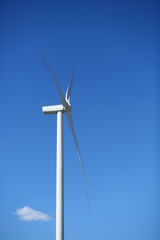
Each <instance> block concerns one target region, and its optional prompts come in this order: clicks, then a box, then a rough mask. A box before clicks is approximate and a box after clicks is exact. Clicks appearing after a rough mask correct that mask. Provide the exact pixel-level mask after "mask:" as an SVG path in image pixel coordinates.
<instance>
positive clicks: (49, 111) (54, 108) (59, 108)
mask: <svg viewBox="0 0 160 240" xmlns="http://www.w3.org/2000/svg"><path fill="white" fill-rule="evenodd" d="M42 111H43V113H44V114H56V113H57V112H59V111H64V106H63V105H62V104H60V105H52V106H42Z"/></svg>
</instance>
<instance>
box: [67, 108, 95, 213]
mask: <svg viewBox="0 0 160 240" xmlns="http://www.w3.org/2000/svg"><path fill="white" fill-rule="evenodd" d="M66 113H67V118H68V121H69V125H70V128H71V131H72V134H73V138H74V141H75V144H76V147H77V152H78V156H79V161H80V164H81V169H82V174H83V179H84V185H85V190H86V195H87V202H88V209H89V213H90V215H91V211H90V204H89V198H88V191H87V184H86V178H85V175H84V169H83V164H82V160H81V155H80V151H79V147H78V143H77V139H76V135H75V132H74V128H73V122H72V115H71V112H66Z"/></svg>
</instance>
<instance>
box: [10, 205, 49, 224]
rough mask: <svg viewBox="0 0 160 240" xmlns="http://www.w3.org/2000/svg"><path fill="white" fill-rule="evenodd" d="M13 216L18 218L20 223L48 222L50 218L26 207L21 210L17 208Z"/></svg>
mask: <svg viewBox="0 0 160 240" xmlns="http://www.w3.org/2000/svg"><path fill="white" fill-rule="evenodd" d="M15 214H16V215H17V216H18V217H19V220H22V221H38V220H40V221H49V220H51V217H50V216H49V215H48V214H45V213H42V212H40V211H36V210H34V209H32V208H30V207H28V206H25V207H23V208H18V209H17V210H16V212H15Z"/></svg>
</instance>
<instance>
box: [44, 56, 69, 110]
mask: <svg viewBox="0 0 160 240" xmlns="http://www.w3.org/2000/svg"><path fill="white" fill-rule="evenodd" d="M40 56H41V58H42V60H43V62H44V64H45V65H46V67H47V68H48V70H49V72H50V74H51V75H52V77H53V79H54V82H55V84H56V86H57V88H58V91H59V95H60V98H61V102H62V104H63V105H64V106H65V107H68V103H67V102H66V100H65V99H64V97H63V94H62V91H61V89H60V86H59V84H58V82H57V80H56V78H55V76H54V74H53V72H52V71H51V69H50V67H49V65H48V64H47V62H46V60H45V59H44V57H43V56H42V54H41V53H40Z"/></svg>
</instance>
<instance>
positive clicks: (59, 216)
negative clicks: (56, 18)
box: [40, 53, 90, 240]
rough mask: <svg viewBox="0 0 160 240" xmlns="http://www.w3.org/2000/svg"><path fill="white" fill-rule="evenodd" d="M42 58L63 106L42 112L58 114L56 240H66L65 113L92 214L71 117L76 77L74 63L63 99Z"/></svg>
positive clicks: (53, 106) (45, 107) (49, 107)
mask: <svg viewBox="0 0 160 240" xmlns="http://www.w3.org/2000/svg"><path fill="white" fill-rule="evenodd" d="M40 56H41V58H42V60H43V62H44V63H45V65H46V67H47V68H48V70H49V72H50V74H51V75H52V78H53V80H54V82H55V84H56V87H57V89H58V91H59V95H60V98H61V104H60V105H52V106H43V107H42V111H43V113H44V114H57V166H56V240H64V164H63V113H65V112H66V114H67V118H68V122H69V125H70V128H71V131H72V134H73V138H74V141H75V144H76V148H77V153H78V157H79V161H80V165H81V169H82V174H83V179H84V185H85V191H86V195H87V202H88V209H89V212H90V205H89V198H88V192H87V185H86V179H85V175H84V169H83V165H82V160H81V155H80V151H79V147H78V143H77V139H76V135H75V131H74V128H73V122H72V115H71V103H70V97H71V90H72V83H73V76H74V65H75V64H74V63H73V71H72V77H71V81H70V84H69V86H68V88H67V91H66V96H65V98H64V97H63V94H62V91H61V89H60V86H59V84H58V82H57V80H56V78H55V76H54V74H53V72H52V71H51V69H50V67H49V65H48V64H47V62H46V61H45V59H44V57H43V56H42V54H41V53H40Z"/></svg>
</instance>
